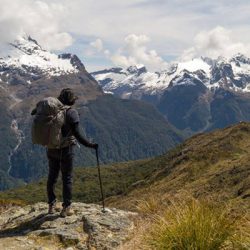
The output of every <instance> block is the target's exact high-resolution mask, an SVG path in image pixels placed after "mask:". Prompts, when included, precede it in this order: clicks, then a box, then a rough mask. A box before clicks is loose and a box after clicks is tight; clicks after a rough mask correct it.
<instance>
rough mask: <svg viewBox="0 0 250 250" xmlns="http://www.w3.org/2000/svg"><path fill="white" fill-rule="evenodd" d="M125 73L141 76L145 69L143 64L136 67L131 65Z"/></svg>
mask: <svg viewBox="0 0 250 250" xmlns="http://www.w3.org/2000/svg"><path fill="white" fill-rule="evenodd" d="M127 71H128V72H129V73H130V74H138V75H140V74H142V73H146V72H147V69H146V67H145V66H144V65H143V64H137V65H133V66H130V67H128V68H127Z"/></svg>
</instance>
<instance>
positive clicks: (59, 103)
mask: <svg viewBox="0 0 250 250" xmlns="http://www.w3.org/2000/svg"><path fill="white" fill-rule="evenodd" d="M76 100H77V97H76V96H75V94H74V92H73V91H72V89H70V88H66V89H63V90H62V91H61V93H60V95H59V97H58V98H53V97H49V98H45V99H44V100H42V101H41V102H39V103H38V104H37V106H36V109H34V110H33V111H32V113H31V114H32V115H35V118H34V121H33V126H32V140H33V143H35V144H40V145H44V146H46V147H47V157H48V162H49V174H48V180H47V195H48V204H49V208H48V213H49V214H53V213H55V212H56V211H57V206H56V201H57V200H56V195H55V184H56V182H57V179H58V175H59V172H60V170H61V173H62V182H63V192H62V193H63V208H62V210H61V213H60V215H61V216H62V217H66V216H69V215H72V214H73V211H72V209H71V199H72V172H73V159H74V150H75V147H76V143H77V142H76V140H77V141H78V142H79V143H81V144H82V145H84V146H86V147H89V148H94V149H97V148H98V144H97V143H91V142H89V141H88V140H87V139H85V137H84V136H83V135H82V134H81V132H80V119H79V115H78V112H77V111H76V110H75V109H74V108H72V106H73V105H74V104H75V101H76ZM58 107H59V108H58ZM53 112H54V114H53V115H52V114H51V113H53ZM48 114H49V115H50V116H48ZM45 116H47V117H53V118H52V119H51V120H52V121H53V122H54V123H53V124H56V125H54V127H55V128H51V125H50V127H49V129H48V126H47V124H48V119H47V120H46V119H44V117H45ZM41 120H44V121H45V120H46V122H47V124H46V123H45V122H44V121H43V122H41ZM41 123H43V125H41ZM44 124H45V125H44ZM50 124H51V123H50ZM42 130H43V131H42ZM58 131H59V132H58ZM53 133H54V134H53ZM58 133H60V140H59V141H58V140H57V139H58V138H59V136H58ZM45 134H48V136H47V137H46V136H44V135H45Z"/></svg>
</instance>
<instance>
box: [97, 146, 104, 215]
mask: <svg viewBox="0 0 250 250" xmlns="http://www.w3.org/2000/svg"><path fill="white" fill-rule="evenodd" d="M95 154H96V161H97V168H98V176H99V183H100V189H101V195H102V212H103V213H105V212H106V211H105V204H104V195H103V188H102V178H101V168H100V163H99V155H98V148H96V149H95Z"/></svg>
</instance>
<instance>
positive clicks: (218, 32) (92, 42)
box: [0, 0, 250, 72]
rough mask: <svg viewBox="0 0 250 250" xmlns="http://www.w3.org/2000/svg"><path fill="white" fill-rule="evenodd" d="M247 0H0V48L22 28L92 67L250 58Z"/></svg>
mask: <svg viewBox="0 0 250 250" xmlns="http://www.w3.org/2000/svg"><path fill="white" fill-rule="evenodd" d="M249 16H250V1H249V0H237V1H235V0H234V1H233V0H202V1H200V0H11V1H10V0H0V34H1V36H0V49H2V50H3V48H4V44H6V43H8V42H11V41H13V40H15V39H16V38H17V37H19V36H22V35H23V34H27V35H30V36H31V37H32V38H34V39H36V40H37V41H38V43H39V44H41V45H42V46H43V47H44V48H45V49H48V50H50V51H53V52H56V53H64V52H69V53H74V54H77V56H78V57H79V58H80V59H81V60H82V61H83V63H84V65H85V67H86V68H87V70H88V71H90V72H92V71H95V70H99V69H104V68H109V67H116V66H120V67H128V66H130V65H137V64H143V65H145V66H146V67H147V68H148V69H149V70H152V71H159V70H162V69H164V68H166V67H167V65H168V64H169V62H171V61H176V60H191V59H192V58H195V57H199V56H209V57H212V58H217V57H218V56H225V57H230V56H233V55H235V54H237V53H243V54H245V55H246V56H249V57H250V22H249Z"/></svg>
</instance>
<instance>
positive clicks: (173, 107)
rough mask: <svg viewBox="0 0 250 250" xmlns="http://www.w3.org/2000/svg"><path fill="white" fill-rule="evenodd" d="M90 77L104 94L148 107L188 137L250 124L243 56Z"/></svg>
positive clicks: (249, 82)
mask: <svg viewBox="0 0 250 250" xmlns="http://www.w3.org/2000/svg"><path fill="white" fill-rule="evenodd" d="M92 76H93V77H95V79H96V80H97V81H98V82H99V84H100V85H101V86H102V87H103V90H104V91H105V92H107V93H112V94H114V95H116V96H119V97H121V98H126V99H140V100H143V101H147V102H150V103H152V104H153V105H154V106H155V107H156V108H157V109H158V111H160V112H161V113H162V114H163V115H164V116H165V118H166V119H167V120H168V121H169V122H170V123H172V124H173V125H174V126H175V127H177V128H178V129H180V130H183V131H185V132H187V133H188V134H189V133H190V134H193V133H196V132H203V131H207V130H212V129H214V128H221V127H225V126H227V125H230V124H233V123H236V122H239V121H242V120H245V121H250V59H249V58H247V57H246V56H244V55H242V54H237V55H236V56H234V57H232V58H229V59H227V58H222V57H220V58H218V59H216V60H213V59H210V58H202V57H201V58H195V59H193V60H191V61H185V62H176V63H172V64H169V66H168V68H167V69H166V70H164V71H161V72H149V71H148V70H147V69H146V68H145V67H144V66H142V65H137V66H133V67H129V68H128V69H122V68H112V69H109V70H102V71H98V72H94V73H92Z"/></svg>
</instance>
